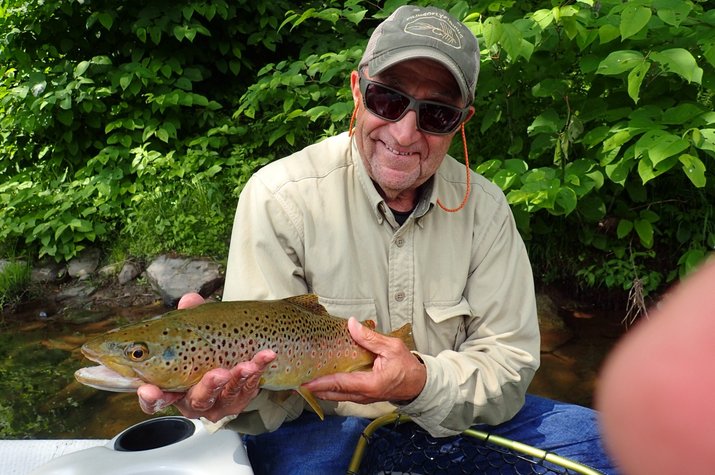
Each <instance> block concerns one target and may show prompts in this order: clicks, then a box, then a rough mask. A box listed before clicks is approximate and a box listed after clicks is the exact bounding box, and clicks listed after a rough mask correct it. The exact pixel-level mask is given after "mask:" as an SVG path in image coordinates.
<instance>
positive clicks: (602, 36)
mask: <svg viewBox="0 0 715 475" xmlns="http://www.w3.org/2000/svg"><path fill="white" fill-rule="evenodd" d="M620 34H621V32H620V31H619V30H618V27H617V26H616V25H611V24H605V25H601V27H600V28H599V29H598V40H599V41H600V42H601V44H605V43H609V42H611V41H613V40H615V39H616V38H618V37H619V36H620Z"/></svg>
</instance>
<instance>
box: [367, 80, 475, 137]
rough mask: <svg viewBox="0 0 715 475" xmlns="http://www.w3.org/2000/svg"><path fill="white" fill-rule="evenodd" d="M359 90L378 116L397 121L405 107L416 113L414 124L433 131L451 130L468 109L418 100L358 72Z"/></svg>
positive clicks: (405, 111)
mask: <svg viewBox="0 0 715 475" xmlns="http://www.w3.org/2000/svg"><path fill="white" fill-rule="evenodd" d="M360 92H361V93H362V100H363V103H364V104H365V108H366V109H367V110H369V111H370V112H372V113H373V114H375V115H376V116H378V117H379V118H381V119H384V120H387V121H389V122H397V121H399V120H400V119H402V118H403V117H404V116H405V114H407V111H410V110H413V111H415V114H417V128H418V129H419V130H421V131H422V132H426V133H428V134H434V135H447V134H451V133H452V132H454V131H455V130H457V128H458V127H459V125H460V124H461V123H462V121H463V120H464V119H465V118H466V117H467V114H468V113H469V107H465V108H464V109H460V108H459V107H454V106H450V105H447V104H443V103H441V102H433V101H422V100H418V99H415V98H414V97H412V96H410V95H408V94H405V93H404V92H400V91H398V90H396V89H393V88H391V87H389V86H386V85H384V84H381V83H379V82H375V81H372V80H370V79H367V78H365V77H363V75H362V74H360Z"/></svg>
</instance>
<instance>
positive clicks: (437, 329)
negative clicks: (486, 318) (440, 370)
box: [425, 297, 472, 355]
mask: <svg viewBox="0 0 715 475" xmlns="http://www.w3.org/2000/svg"><path fill="white" fill-rule="evenodd" d="M425 312H426V313H427V315H428V316H429V320H428V321H427V322H426V323H427V328H426V331H427V346H428V348H429V353H430V354H433V355H435V354H437V353H439V352H440V351H444V350H457V349H458V348H459V346H460V345H461V344H462V343H464V341H465V340H466V339H467V330H466V320H467V318H469V317H471V316H472V309H471V307H470V305H469V302H467V299H465V298H464V297H462V299H461V300H460V301H458V302H456V303H446V302H426V303H425Z"/></svg>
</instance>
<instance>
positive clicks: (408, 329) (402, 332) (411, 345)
mask: <svg viewBox="0 0 715 475" xmlns="http://www.w3.org/2000/svg"><path fill="white" fill-rule="evenodd" d="M387 336H391V337H394V338H399V339H400V340H402V342H403V343H404V344H405V346H406V347H407V349H409V350H410V351H415V350H416V348H415V340H414V338H413V336H412V324H410V323H405V324H404V325H402V326H401V327H400V328H398V329H397V330H395V331H393V332H391V333H390V334H389V335H387Z"/></svg>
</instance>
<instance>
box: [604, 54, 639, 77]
mask: <svg viewBox="0 0 715 475" xmlns="http://www.w3.org/2000/svg"><path fill="white" fill-rule="evenodd" d="M644 61H645V57H644V56H643V54H641V53H640V52H639V51H632V50H619V51H614V52H612V53H610V54H609V55H608V56H606V59H604V60H603V61H601V62H600V63H599V65H598V69H597V70H596V74H604V75H606V76H612V75H616V74H621V73H624V72H626V71H630V70H631V69H633V68H635V67H636V66H638V65H639V64H642V63H643V62H644Z"/></svg>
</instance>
